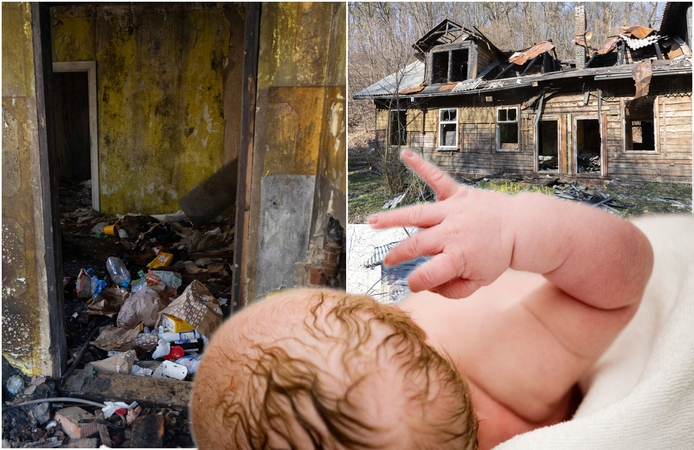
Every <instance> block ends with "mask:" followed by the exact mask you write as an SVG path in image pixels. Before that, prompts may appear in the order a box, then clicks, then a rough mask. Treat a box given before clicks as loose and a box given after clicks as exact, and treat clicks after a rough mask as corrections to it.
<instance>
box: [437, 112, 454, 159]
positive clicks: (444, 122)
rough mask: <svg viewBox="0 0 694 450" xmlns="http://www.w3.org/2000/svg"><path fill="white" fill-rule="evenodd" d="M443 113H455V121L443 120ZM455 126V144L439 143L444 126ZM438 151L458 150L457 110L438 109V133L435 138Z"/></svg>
mask: <svg viewBox="0 0 694 450" xmlns="http://www.w3.org/2000/svg"><path fill="white" fill-rule="evenodd" d="M444 111H455V119H453V120H443V113H444ZM451 124H453V125H455V144H454V145H445V144H444V143H442V142H441V138H442V137H443V132H442V131H443V130H442V129H443V126H444V125H451ZM437 143H438V147H437V149H438V150H457V149H458V108H441V109H439V132H438V137H437Z"/></svg>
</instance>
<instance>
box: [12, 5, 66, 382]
mask: <svg viewBox="0 0 694 450" xmlns="http://www.w3.org/2000/svg"><path fill="white" fill-rule="evenodd" d="M2 55H3V58H2V121H3V123H2V247H3V248H2V352H3V355H4V356H5V357H6V358H7V359H8V361H9V362H10V363H11V364H12V365H13V366H15V367H17V368H19V369H21V370H22V371H23V372H24V373H25V374H28V375H53V376H55V375H57V374H58V371H59V368H58V367H57V366H56V364H57V363H56V361H57V360H56V359H55V357H54V355H52V354H51V349H50V340H49V338H48V336H49V335H50V320H51V318H50V317H48V313H47V311H48V306H47V301H48V300H47V299H48V293H47V288H46V285H47V283H46V268H45V260H44V256H45V255H44V249H45V245H44V243H43V222H42V220H43V218H42V216H41V214H40V211H41V210H42V198H41V186H40V184H39V179H40V178H41V177H40V175H39V169H38V160H39V147H38V122H37V121H38V117H37V101H36V87H35V83H36V80H35V75H34V51H33V35H32V27H31V7H30V4H29V3H8V2H3V4H2ZM58 320H62V319H60V318H59V319H58Z"/></svg>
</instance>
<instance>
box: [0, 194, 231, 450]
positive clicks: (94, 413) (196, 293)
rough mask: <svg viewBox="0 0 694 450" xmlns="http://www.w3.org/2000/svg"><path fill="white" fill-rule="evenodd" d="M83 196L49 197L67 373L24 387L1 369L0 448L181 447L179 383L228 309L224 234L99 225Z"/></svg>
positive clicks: (133, 222) (126, 222)
mask: <svg viewBox="0 0 694 450" xmlns="http://www.w3.org/2000/svg"><path fill="white" fill-rule="evenodd" d="M89 189H90V187H89V185H88V183H83V184H80V185H73V186H69V187H68V188H66V189H64V190H62V189H61V203H63V204H61V228H62V253H63V275H64V278H63V285H64V315H65V329H66V340H67V344H68V352H69V355H68V369H67V371H66V372H65V374H64V375H63V377H62V379H60V380H53V379H45V378H41V379H35V378H34V379H29V378H26V377H23V376H22V375H21V374H19V373H18V372H17V371H16V370H15V369H12V368H11V367H10V366H9V364H8V365H7V367H6V365H5V361H3V400H5V403H4V404H3V408H4V409H3V447H15V448H17V447H42V448H45V447H58V446H61V445H64V444H67V445H69V446H83V447H92V448H94V447H97V446H98V445H105V446H108V447H145V448H152V447H162V446H166V447H193V446H194V443H193V441H192V438H191V434H190V430H189V422H188V419H187V405H188V401H189V397H190V392H191V385H192V383H190V381H192V379H193V377H194V375H195V371H196V369H197V366H198V364H199V362H200V360H201V358H202V357H203V356H204V349H205V346H206V344H207V343H208V338H209V337H210V336H211V335H212V333H213V332H214V330H215V328H216V327H218V326H219V325H220V324H221V323H222V321H223V319H224V318H225V317H227V316H228V315H229V314H230V312H231V306H232V305H230V301H229V299H230V292H231V265H232V256H233V254H232V248H233V239H234V228H233V227H232V226H231V225H230V224H229V223H228V220H227V219H225V218H222V217H217V219H216V220H215V221H213V222H211V223H207V224H204V225H200V226H193V225H192V224H191V223H190V222H189V221H188V220H187V219H186V217H185V214H183V213H178V214H173V215H163V216H144V215H125V216H112V217H106V216H101V215H99V214H98V213H95V212H94V211H93V210H92V209H91V207H90V205H91V200H90V198H89V195H88V190H89ZM6 369H7V370H6ZM104 383H106V384H104ZM104 386H108V387H104ZM63 397H77V398H76V399H72V398H65V399H63ZM49 398H50V399H51V400H48V399H49ZM42 399H46V401H44V402H40V401H39V402H36V400H42ZM61 399H62V400H61ZM80 399H81V400H80ZM85 400H86V402H85ZM27 401H34V403H26V402H27ZM75 402H76V403H75ZM18 404H19V405H22V406H16V407H12V405H18ZM8 406H9V407H11V409H5V408H6V407H8ZM150 416H151V417H150Z"/></svg>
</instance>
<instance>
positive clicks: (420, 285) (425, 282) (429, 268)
mask: <svg viewBox="0 0 694 450" xmlns="http://www.w3.org/2000/svg"><path fill="white" fill-rule="evenodd" d="M457 277H458V270H457V269H456V265H455V264H454V262H453V260H452V259H451V257H450V256H449V255H447V254H445V253H440V254H438V255H436V256H434V257H433V258H431V259H430V260H429V261H427V262H426V263H424V264H422V265H421V266H419V267H418V268H417V269H415V271H414V272H412V273H411V274H410V276H409V278H408V279H407V283H408V284H409V286H410V290H411V291H412V292H420V291H425V290H427V289H432V288H435V287H437V286H441V285H443V284H446V283H448V282H449V281H451V280H452V279H454V278H457Z"/></svg>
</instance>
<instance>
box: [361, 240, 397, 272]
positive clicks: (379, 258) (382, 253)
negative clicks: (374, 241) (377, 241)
mask: <svg viewBox="0 0 694 450" xmlns="http://www.w3.org/2000/svg"><path fill="white" fill-rule="evenodd" d="M399 243H400V241H398V242H391V243H390V244H386V245H381V246H380V247H376V248H374V252H373V253H372V254H371V256H370V257H369V259H367V260H366V262H364V267H366V268H367V269H371V268H372V267H376V266H378V265H379V264H383V258H385V257H386V253H388V252H389V251H391V250H392V249H393V248H394V247H395V246H396V245H398V244H399Z"/></svg>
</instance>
